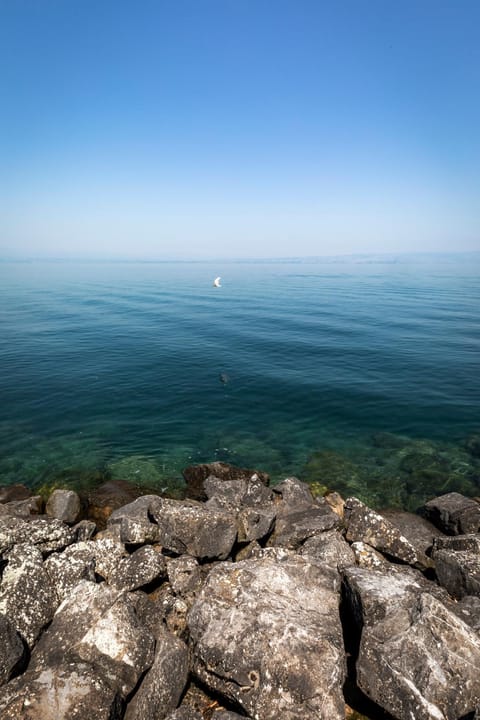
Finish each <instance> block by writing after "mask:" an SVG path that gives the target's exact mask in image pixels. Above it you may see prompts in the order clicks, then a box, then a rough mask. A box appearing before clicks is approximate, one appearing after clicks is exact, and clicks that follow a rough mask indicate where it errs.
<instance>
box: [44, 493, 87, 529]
mask: <svg viewBox="0 0 480 720" xmlns="http://www.w3.org/2000/svg"><path fill="white" fill-rule="evenodd" d="M80 510H81V506H80V498H79V497H78V495H77V493H76V492H75V491H74V490H62V489H57V490H54V491H53V492H52V494H51V495H50V497H49V498H48V501H47V504H46V506H45V512H46V513H47V515H48V516H49V517H53V518H57V519H58V520H61V521H62V522H64V523H67V524H69V525H73V524H74V523H76V522H77V520H78V518H79V515H80Z"/></svg>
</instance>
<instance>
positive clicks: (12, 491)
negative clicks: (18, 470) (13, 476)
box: [0, 483, 33, 503]
mask: <svg viewBox="0 0 480 720" xmlns="http://www.w3.org/2000/svg"><path fill="white" fill-rule="evenodd" d="M32 495H33V493H32V491H31V490H30V488H27V487H26V486H25V485H20V484H18V483H17V484H15V485H0V503H9V502H14V501H17V500H26V499H27V498H29V497H31V496H32Z"/></svg>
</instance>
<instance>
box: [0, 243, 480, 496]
mask: <svg viewBox="0 0 480 720" xmlns="http://www.w3.org/2000/svg"><path fill="white" fill-rule="evenodd" d="M479 271H480V256H479V255H476V256H475V255H472V256H470V258H465V257H463V258H462V257H461V256H459V257H457V258H455V257H450V258H446V257H430V258H428V257H417V258H414V259H411V258H410V259H409V258H405V257H400V258H398V259H396V261H395V262H392V259H388V261H383V260H382V259H376V260H372V259H367V258H357V259H349V260H343V261H338V262H334V261H331V260H330V261H320V262H319V261H316V262H315V261H310V262H307V261H303V262H276V263H275V262H271V263H267V262H259V263H234V262H222V263H111V264H109V263H97V264H94V263H53V262H51V263H43V262H32V263H14V262H4V263H1V264H0V298H1V316H0V317H1V320H0V323H1V327H0V332H1V335H0V338H1V340H0V370H1V372H0V398H1V407H0V483H2V482H3V483H5V482H7V483H10V482H17V481H20V482H26V483H28V484H30V485H32V486H36V485H38V484H39V483H41V482H54V481H55V478H58V476H59V474H62V472H63V471H65V470H69V471H73V470H75V474H72V478H73V477H75V480H71V482H72V483H73V482H80V480H79V478H80V477H81V473H80V471H88V470H92V469H95V468H102V469H103V470H104V471H108V472H109V473H111V474H113V475H114V476H116V477H124V478H127V479H131V480H134V481H135V480H136V481H138V482H139V483H144V484H149V485H150V486H151V485H154V486H155V487H167V488H171V487H172V486H174V485H176V484H178V478H179V477H180V471H181V469H182V467H184V466H185V465H187V464H191V463H192V462H198V461H207V460H213V459H222V460H226V461H229V462H233V463H236V464H246V465H249V466H255V467H258V468H260V469H265V470H267V471H269V472H270V473H271V474H272V476H273V478H274V479H280V478H281V477H282V476H285V475H287V474H296V475H298V476H300V477H304V478H305V479H307V480H308V481H310V482H316V483H317V484H318V486H319V490H321V488H322V487H323V486H329V487H331V486H333V485H334V484H335V485H337V486H338V485H340V489H341V490H342V491H343V492H348V491H352V492H355V494H357V495H360V496H363V497H364V499H366V500H368V501H369V502H372V503H373V504H376V505H382V504H397V505H403V506H412V505H413V506H414V505H416V504H417V503H418V502H420V501H421V500H422V498H424V497H427V496H431V495H432V494H435V492H437V491H438V492H440V491H443V490H445V489H446V490H451V489H459V490H461V491H464V492H467V493H468V494H472V495H473V494H477V493H478V494H480V490H478V487H479V485H480V469H479V467H478V462H479V459H478V457H476V456H475V455H473V454H472V453H471V452H469V451H468V450H467V449H465V438H466V437H467V436H468V435H469V434H470V433H474V432H478V431H479V429H480V417H479V407H480V372H479V370H480V367H479V365H480V363H479V351H480V321H479V309H480V280H479V278H480V274H479ZM217 275H221V276H222V287H221V288H218V289H217V288H214V287H213V286H212V282H213V279H214V277H216V276H217ZM222 374H224V377H223V378H222ZM225 380H226V381H225ZM379 433H382V435H379ZM385 433H387V434H385ZM470 449H471V447H470ZM322 451H328V453H327V454H325V452H324V454H323V455H318V454H317V455H315V453H321V452H322ZM312 455H314V458H313V460H312ZM406 457H407V460H405V458H406ZM309 460H310V462H309ZM412 468H413V469H412ZM422 468H423V470H424V471H425V469H427V470H428V472H424V475H425V477H424V475H422V474H421V472H423V471H422ZM427 476H428V477H427ZM85 477H86V476H85ZM63 478H65V474H64V473H63Z"/></svg>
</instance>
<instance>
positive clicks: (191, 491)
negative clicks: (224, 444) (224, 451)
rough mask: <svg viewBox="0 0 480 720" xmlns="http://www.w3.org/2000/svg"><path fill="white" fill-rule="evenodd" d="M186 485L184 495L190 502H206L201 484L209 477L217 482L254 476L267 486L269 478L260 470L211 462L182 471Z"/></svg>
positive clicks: (191, 466)
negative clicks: (217, 480)
mask: <svg viewBox="0 0 480 720" xmlns="http://www.w3.org/2000/svg"><path fill="white" fill-rule="evenodd" d="M182 474H183V477H184V480H185V482H186V484H187V490H186V495H187V498H190V499H192V500H207V495H206V493H205V490H204V487H203V483H204V481H205V480H206V479H207V478H208V477H209V476H210V475H213V476H214V477H216V478H218V479H219V480H249V479H250V478H252V477H253V476H254V475H256V476H257V477H258V479H259V480H260V481H261V482H262V483H263V484H264V485H268V484H269V482H270V477H269V475H267V473H264V472H261V471H260V470H249V469H246V468H239V467H236V466H235V465H229V464H228V463H224V462H212V463H206V464H204V465H190V466H189V467H187V468H185V469H184V470H183V471H182Z"/></svg>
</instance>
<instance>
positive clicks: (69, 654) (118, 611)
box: [31, 580, 154, 697]
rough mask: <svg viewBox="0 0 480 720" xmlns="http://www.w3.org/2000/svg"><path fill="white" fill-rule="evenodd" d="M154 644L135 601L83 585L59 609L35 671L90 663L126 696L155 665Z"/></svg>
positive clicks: (104, 587)
mask: <svg viewBox="0 0 480 720" xmlns="http://www.w3.org/2000/svg"><path fill="white" fill-rule="evenodd" d="M153 658H154V639H153V637H152V635H151V634H150V633H149V632H148V630H147V629H146V628H145V627H144V626H143V625H142V624H141V623H140V621H139V619H138V617H137V615H136V612H135V598H132V597H130V595H128V594H125V593H121V592H119V591H118V590H115V589H114V588H111V587H109V586H107V585H106V584H105V583H103V584H101V585H96V584H94V583H91V582H88V581H86V580H83V581H82V582H80V583H79V584H78V585H77V586H76V587H75V588H74V590H73V591H72V593H71V594H70V596H69V597H68V598H67V599H66V600H64V601H63V603H62V604H61V605H60V607H59V608H58V611H57V613H56V614H55V617H54V619H53V621H52V623H51V625H50V626H49V628H48V630H47V631H46V632H44V633H43V635H42V637H41V638H40V640H39V642H38V644H37V646H36V648H35V650H34V652H33V653H32V659H31V667H32V669H33V670H41V669H45V668H52V667H53V668H55V667H59V666H63V664H64V663H65V662H72V663H81V662H87V663H88V664H90V665H92V666H94V667H95V668H96V671H97V672H98V674H99V675H100V676H101V677H102V678H103V679H104V680H106V681H107V682H108V683H109V684H110V685H111V687H113V688H115V689H116V690H117V691H118V692H120V693H121V695H122V697H126V696H127V695H128V694H129V693H130V692H131V691H132V690H133V688H134V687H135V685H136V684H137V682H138V680H139V678H140V677H141V675H142V674H143V673H144V672H145V670H147V669H148V668H149V667H150V666H151V665H152V663H153Z"/></svg>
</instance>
